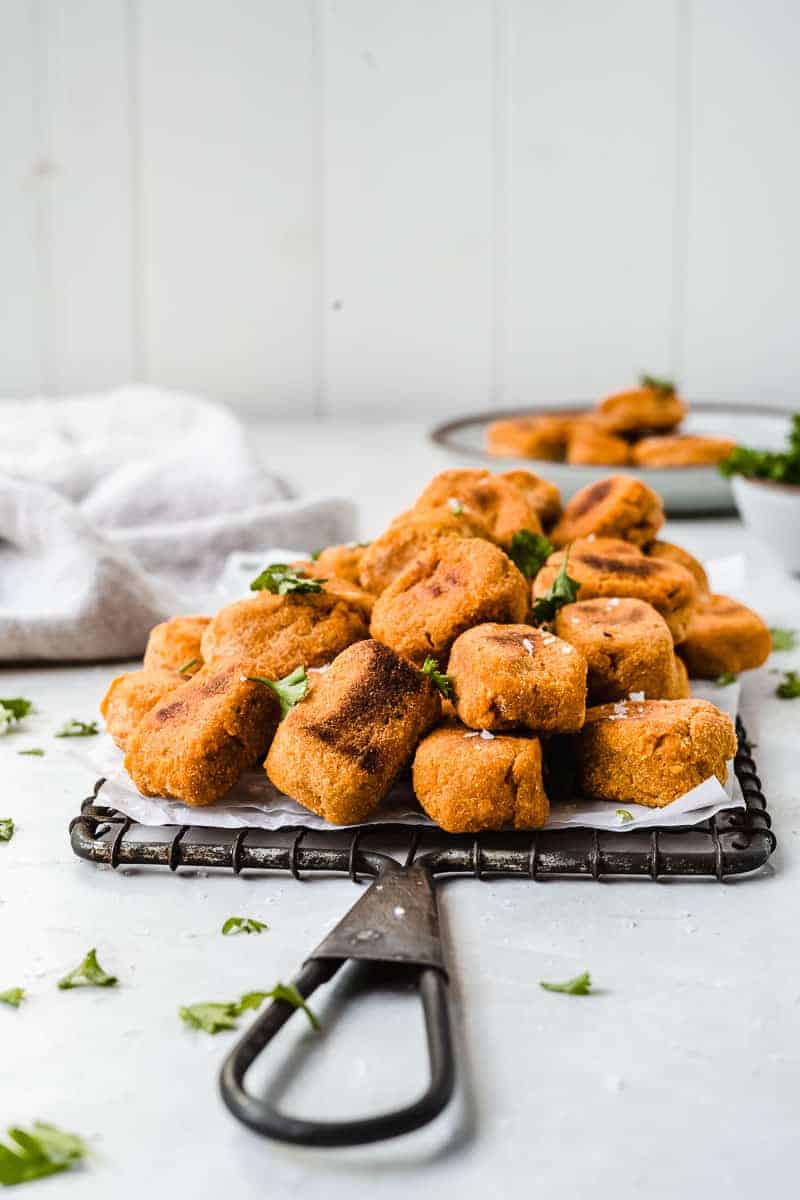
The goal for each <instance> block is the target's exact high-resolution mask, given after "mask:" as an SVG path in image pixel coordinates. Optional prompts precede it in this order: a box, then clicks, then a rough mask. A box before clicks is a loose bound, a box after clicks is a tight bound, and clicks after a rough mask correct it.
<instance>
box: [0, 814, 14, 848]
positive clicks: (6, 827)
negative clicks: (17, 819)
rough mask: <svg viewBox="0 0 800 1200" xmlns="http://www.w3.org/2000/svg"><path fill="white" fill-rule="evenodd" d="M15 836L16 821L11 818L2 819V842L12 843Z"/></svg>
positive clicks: (0, 832)
mask: <svg viewBox="0 0 800 1200" xmlns="http://www.w3.org/2000/svg"><path fill="white" fill-rule="evenodd" d="M13 836H14V821H13V820H12V818H11V817H0V842H10V841H11V839H12V837H13Z"/></svg>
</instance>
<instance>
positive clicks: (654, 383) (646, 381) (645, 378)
mask: <svg viewBox="0 0 800 1200" xmlns="http://www.w3.org/2000/svg"><path fill="white" fill-rule="evenodd" d="M639 384H640V386H641V387H643V388H650V390H651V391H653V392H660V393H661V395H662V396H674V395H675V391H676V388H675V384H674V383H673V381H672V380H671V379H661V378H659V376H658V375H640V376H639Z"/></svg>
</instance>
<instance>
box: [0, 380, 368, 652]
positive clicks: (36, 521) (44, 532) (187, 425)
mask: <svg viewBox="0 0 800 1200" xmlns="http://www.w3.org/2000/svg"><path fill="white" fill-rule="evenodd" d="M356 519H357V515H356V510H355V506H354V505H353V503H352V501H350V500H347V499H344V498H341V499H339V498H327V497H316V498H314V497H311V498H307V499H303V500H296V499H292V498H291V492H290V490H289V488H288V487H287V486H286V484H285V483H283V481H282V480H280V479H279V478H278V477H276V476H274V475H271V474H269V473H268V472H267V471H265V470H264V469H263V468H262V467H261V466H260V464H259V462H258V460H257V458H256V457H255V455H254V454H253V452H252V450H251V448H250V446H249V444H248V441H247V438H246V435H245V432H244V430H243V428H242V426H241V425H240V424H239V422H238V421H237V420H236V418H235V417H234V416H233V415H232V413H230V412H229V411H228V410H226V409H225V408H222V407H220V406H218V405H215V404H211V403H209V402H208V401H204V400H200V399H198V398H196V397H193V396H187V395H183V394H180V393H174V392H165V391H161V390H159V389H156V388H146V387H126V388H120V389H118V390H116V391H114V392H109V393H105V394H101V395H94V396H82V397H72V398H66V399H62V400H30V401H9V402H8V403H5V404H2V403H0V661H2V662H14V661H26V660H39V661H41V660H49V661H53V660H55V661H64V662H66V661H97V660H101V659H110V658H130V657H132V656H134V655H137V654H140V653H141V652H142V651H143V649H144V646H145V643H146V641H147V634H148V632H149V631H150V629H151V628H152V626H153V625H154V624H156V623H157V622H158V621H162V620H164V619H165V618H167V617H169V616H172V615H174V614H176V613H179V612H191V611H203V609H204V606H205V603H206V600H207V597H208V596H209V594H210V593H211V592H213V590H214V587H215V585H216V583H217V582H218V580H219V578H220V576H221V574H222V571H223V569H224V565H225V562H226V560H227V558H228V555H229V554H230V553H231V552H232V551H235V550H247V551H250V552H258V551H259V550H261V549H263V548H265V547H269V546H275V545H280V544H283V545H286V544H289V545H296V546H300V547H303V548H304V550H306V551H307V550H310V549H312V548H313V547H315V546H324V545H328V544H330V543H333V542H341V541H347V540H349V539H351V538H352V537H354V536H355V532H356Z"/></svg>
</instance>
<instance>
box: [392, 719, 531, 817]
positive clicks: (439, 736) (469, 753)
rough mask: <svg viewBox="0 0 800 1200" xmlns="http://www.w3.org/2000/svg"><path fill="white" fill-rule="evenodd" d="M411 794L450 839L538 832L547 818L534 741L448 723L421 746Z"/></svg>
mask: <svg viewBox="0 0 800 1200" xmlns="http://www.w3.org/2000/svg"><path fill="white" fill-rule="evenodd" d="M414 793H415V795H416V797H417V799H418V800H419V802H420V804H421V805H422V807H423V808H424V809H425V812H426V813H427V814H428V816H429V817H430V818H431V820H432V821H435V822H436V824H437V825H439V826H441V828H442V829H446V830H447V832H448V833H480V831H481V830H483V829H503V828H504V827H506V826H508V825H513V827H514V828H515V829H538V828H539V827H540V826H542V825H544V824H545V822H546V821H547V818H548V816H549V813H550V804H549V802H548V799H547V794H546V792H545V790H544V783H543V781H542V747H541V744H540V742H539V739H538V738H532V737H520V736H517V737H512V736H508V735H505V736H504V735H499V736H497V737H495V736H494V735H488V736H485V735H482V734H480V733H476V732H475V731H474V730H469V729H465V728H464V726H463V725H459V724H458V723H457V722H455V721H454V722H448V723H447V724H446V725H443V726H442V727H441V728H439V729H436V730H434V732H433V733H431V734H429V735H428V737H426V738H425V740H424V741H423V742H421V743H420V745H419V748H418V750H417V753H416V756H415V758H414Z"/></svg>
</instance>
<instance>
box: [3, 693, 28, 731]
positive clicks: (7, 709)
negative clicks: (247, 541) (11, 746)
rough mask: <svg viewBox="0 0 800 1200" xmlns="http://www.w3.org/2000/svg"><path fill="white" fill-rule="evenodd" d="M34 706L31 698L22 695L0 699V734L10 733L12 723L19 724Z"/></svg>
mask: <svg viewBox="0 0 800 1200" xmlns="http://www.w3.org/2000/svg"><path fill="white" fill-rule="evenodd" d="M32 708H33V704H32V702H31V701H30V700H25V699H24V698H23V697H22V696H15V697H13V698H11V699H7V700H0V734H3V733H8V731H9V730H10V729H11V727H12V725H18V724H19V722H20V721H21V720H22V718H23V717H27V715H28V713H29V712H30V711H31V709H32Z"/></svg>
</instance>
